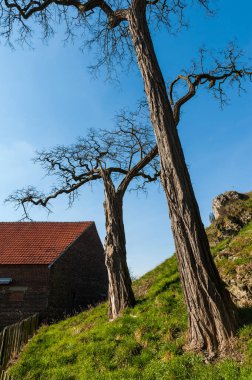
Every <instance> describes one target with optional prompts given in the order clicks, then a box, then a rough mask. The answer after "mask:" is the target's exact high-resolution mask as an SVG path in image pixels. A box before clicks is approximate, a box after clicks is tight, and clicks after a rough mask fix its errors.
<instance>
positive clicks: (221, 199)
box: [212, 191, 249, 220]
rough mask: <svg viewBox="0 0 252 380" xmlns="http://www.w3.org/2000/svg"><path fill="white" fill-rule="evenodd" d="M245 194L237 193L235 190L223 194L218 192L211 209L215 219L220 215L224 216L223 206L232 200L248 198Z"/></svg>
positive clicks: (224, 209)
mask: <svg viewBox="0 0 252 380" xmlns="http://www.w3.org/2000/svg"><path fill="white" fill-rule="evenodd" d="M248 198H249V197H248V195H247V194H242V193H238V192H237V191H226V192H225V193H224V194H220V195H218V196H217V197H215V198H214V199H213V202H212V209H213V214H214V217H215V219H216V220H217V219H218V218H220V217H221V216H225V214H226V212H225V211H226V208H225V206H226V205H227V204H228V203H230V202H234V201H238V200H245V199H248Z"/></svg>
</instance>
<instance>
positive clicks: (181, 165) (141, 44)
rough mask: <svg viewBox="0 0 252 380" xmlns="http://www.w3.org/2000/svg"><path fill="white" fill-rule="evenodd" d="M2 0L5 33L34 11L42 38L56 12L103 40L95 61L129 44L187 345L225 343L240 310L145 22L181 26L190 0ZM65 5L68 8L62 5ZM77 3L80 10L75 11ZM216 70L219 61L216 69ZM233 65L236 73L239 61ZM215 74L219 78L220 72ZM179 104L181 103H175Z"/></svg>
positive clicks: (204, 1)
mask: <svg viewBox="0 0 252 380" xmlns="http://www.w3.org/2000/svg"><path fill="white" fill-rule="evenodd" d="M198 3H199V4H200V5H202V6H203V7H205V8H207V9H208V5H209V1H208V0H198ZM1 4H2V16H1V25H2V28H3V29H2V30H3V32H2V34H3V35H4V36H5V37H6V38H9V37H10V35H11V32H12V30H13V27H14V25H16V23H18V25H19V28H20V29H19V33H20V38H21V39H26V38H28V37H29V36H30V33H31V29H30V26H29V25H28V24H27V23H26V20H28V19H29V18H30V17H32V16H33V17H34V20H35V21H37V22H38V23H40V24H41V25H42V26H43V28H44V33H45V36H46V37H47V36H48V35H50V33H51V32H52V27H51V25H52V24H51V23H52V21H53V20H54V19H55V16H56V15H57V16H58V17H59V19H60V20H61V19H64V20H65V21H66V25H67V32H68V34H69V35H71V34H72V27H81V28H82V27H87V29H86V30H88V33H89V34H90V35H91V36H92V38H90V39H89V43H90V44H91V45H92V44H93V43H94V42H95V41H98V42H99V43H100V44H101V48H102V49H101V58H100V61H99V62H98V65H99V64H102V63H104V62H105V63H108V64H110V63H111V62H112V58H113V57H116V56H117V57H118V58H119V61H121V62H124V60H123V59H122V58H123V57H124V56H125V54H126V51H128V52H129V53H130V56H131V57H133V55H134V54H135V56H136V60H137V62H138V66H139V69H140V72H141V75H142V78H143V82H144V89H145V93H146V97H147V102H148V106H149V111H150V118H151V121H152V126H153V129H154V132H155V136H156V140H157V146H158V151H159V155H160V162H161V181H162V185H163V188H164V191H165V194H166V198H167V202H168V206H169V211H170V218H171V225H172V230H173V235H174V240H175V245H176V251H177V257H178V263H179V271H180V277H181V281H182V285H183V289H184V294H185V301H186V305H187V309H188V312H189V334H188V347H190V348H191V349H193V350H202V349H203V350H206V351H207V352H208V353H209V354H211V353H212V352H216V351H218V350H223V349H225V347H226V346H227V345H228V344H229V341H230V338H232V337H233V335H234V332H235V330H236V326H237V316H236V312H235V309H234V306H233V304H232V302H231V300H230V297H229V295H228V293H227V291H226V290H225V288H224V286H223V284H222V282H221V281H220V278H219V275H218V273H217V270H216V268H215V266H214V263H213V260H212V258H211V254H210V249H209V244H208V240H207V237H206V233H205V230H204V227H203V224H202V221H201V217H200V213H199V208H198V204H197V201H196V199H195V195H194V191H193V188H192V184H191V180H190V176H189V173H188V169H187V166H186V163H185V158H184V154H183V150H182V147H181V143H180V139H179V136H178V132H177V128H176V119H175V118H174V116H173V109H172V104H171V99H169V95H168V93H167V89H166V85H165V81H164V78H163V75H162V72H161V69H160V66H159V63H158V60H157V57H156V54H155V50H154V46H153V43H152V39H151V34H150V31H149V22H153V23H154V22H156V23H157V24H160V23H163V24H164V25H166V26H167V27H170V26H171V22H172V21H173V20H174V15H175V16H178V19H179V24H180V25H183V23H184V18H183V15H184V10H185V8H186V7H187V6H189V4H190V1H189V0H188V1H187V0H184V1H183V2H182V1H181V0H170V1H167V0H115V1H112V0H107V1H106V0H86V1H79V0H36V1H34V0H32V1H30V0H15V1H9V0H2V2H1ZM69 7H70V9H72V12H71V10H70V11H67V9H68V8H69ZM74 10H77V16H76V14H75V13H74ZM220 69H221V67H219V68H218V70H220ZM232 70H233V71H232V72H233V73H235V72H236V71H237V69H236V66H234V67H233V68H232ZM241 75H243V74H241ZM213 76H214V75H213ZM216 76H217V77H218V75H217V74H216ZM179 79H183V78H179ZM204 80H207V78H198V81H204ZM214 80H215V76H214ZM214 80H213V82H212V84H213V86H215V84H214ZM177 82H178V81H177ZM190 82H193V77H189V82H188V84H190ZM195 86H197V82H196V83H194V85H193V86H192V87H191V90H189V92H190V91H192V92H193V90H194V88H195ZM192 92H190V94H189V95H188V96H191V94H192ZM186 96H187V95H186ZM182 103H183V100H182ZM174 107H175V106H174ZM177 108H178V109H179V108H180V103H178V104H177Z"/></svg>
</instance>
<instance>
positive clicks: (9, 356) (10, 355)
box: [0, 314, 39, 380]
mask: <svg viewBox="0 0 252 380" xmlns="http://www.w3.org/2000/svg"><path fill="white" fill-rule="evenodd" d="M38 325H39V315H38V314H34V315H32V316H31V317H29V318H27V319H24V320H23V321H21V322H18V323H15V324H14V325H10V326H7V327H5V328H4V329H3V330H2V331H1V332H0V380H11V377H10V375H9V374H8V372H6V371H5V370H6V368H7V367H8V364H9V363H10V362H11V361H12V360H13V359H14V358H15V357H17V355H18V354H19V353H20V351H21V350H22V348H23V346H24V345H25V344H26V343H27V342H28V340H29V339H30V338H31V337H32V336H33V335H34V333H35V331H36V330H37V328H38Z"/></svg>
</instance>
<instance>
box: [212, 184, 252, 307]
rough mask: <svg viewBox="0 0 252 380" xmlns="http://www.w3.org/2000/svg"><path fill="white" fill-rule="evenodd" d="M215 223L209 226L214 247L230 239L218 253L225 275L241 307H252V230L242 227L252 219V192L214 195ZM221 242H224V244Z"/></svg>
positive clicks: (217, 261)
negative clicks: (251, 248)
mask: <svg viewBox="0 0 252 380" xmlns="http://www.w3.org/2000/svg"><path fill="white" fill-rule="evenodd" d="M212 206H213V214H214V218H213V222H212V224H211V226H210V227H209V228H208V229H207V234H208V238H209V243H210V246H211V247H212V248H213V249H214V247H216V245H217V246H218V244H219V243H220V242H222V241H223V240H224V239H227V241H226V242H225V245H224V247H223V248H222V249H221V250H220V251H219V250H218V251H217V253H216V254H215V261H216V264H217V267H218V269H219V271H220V274H221V277H222V279H223V280H224V282H225V283H226V284H227V287H228V289H229V291H230V293H231V295H232V298H233V300H234V302H235V303H236V304H237V305H238V306H239V307H252V251H251V250H250V249H248V247H250V246H251V247H252V230H251V228H248V229H247V230H245V231H244V232H242V234H239V232H240V230H242V228H243V227H244V226H246V225H247V224H248V223H249V222H250V221H251V220H252V192H250V193H247V194H241V193H239V192H237V191H227V192H225V193H224V194H220V195H218V196H217V197H216V198H214V200H213V203H212ZM220 244H221V243H220Z"/></svg>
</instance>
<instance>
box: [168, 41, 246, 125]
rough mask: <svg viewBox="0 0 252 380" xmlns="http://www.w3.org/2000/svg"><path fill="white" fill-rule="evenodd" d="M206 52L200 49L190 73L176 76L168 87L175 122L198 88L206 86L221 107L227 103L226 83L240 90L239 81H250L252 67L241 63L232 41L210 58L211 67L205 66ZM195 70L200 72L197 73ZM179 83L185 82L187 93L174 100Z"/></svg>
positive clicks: (238, 52) (239, 53) (240, 54)
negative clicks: (197, 58) (197, 61)
mask: <svg viewBox="0 0 252 380" xmlns="http://www.w3.org/2000/svg"><path fill="white" fill-rule="evenodd" d="M206 53H207V51H206V50H204V49H201V51H200V60H199V63H198V64H197V63H194V64H193V67H192V68H191V70H190V71H189V72H187V73H185V74H183V75H182V74H181V75H178V76H177V78H176V79H175V80H174V81H172V82H171V84H170V86H169V97H170V102H171V105H172V106H173V114H174V119H175V122H176V125H177V124H178V123H179V120H180V111H181V107H182V106H183V105H184V104H185V103H187V102H188V101H189V100H190V99H191V98H192V97H193V96H194V95H195V94H196V92H197V90H198V89H199V87H202V86H204V85H206V86H207V89H208V90H210V91H211V92H212V93H213V95H214V97H215V98H217V99H218V100H219V101H220V105H221V107H222V106H223V105H224V104H225V103H226V102H227V95H226V92H225V89H224V85H225V84H229V85H231V86H233V85H234V84H236V85H237V87H238V91H239V92H240V91H241V90H242V89H243V87H242V80H246V79H247V78H248V79H249V80H250V81H251V80H252V69H251V68H250V67H246V66H244V64H243V63H242V62H241V58H242V57H243V52H242V51H240V50H238V49H237V48H236V47H235V45H234V44H233V43H232V44H230V45H229V46H228V48H227V49H226V50H225V51H224V52H221V53H220V54H219V55H217V56H213V57H212V60H213V65H212V67H211V68H208V67H206V65H205V61H206ZM209 56H210V54H208V58H209ZM210 57H211V56H210ZM198 69H200V70H201V72H197V70H198ZM182 82H183V83H185V84H186V87H187V92H186V94H185V95H183V96H182V97H180V98H178V99H177V100H176V101H174V92H175V87H176V86H177V85H178V84H180V83H182Z"/></svg>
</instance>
